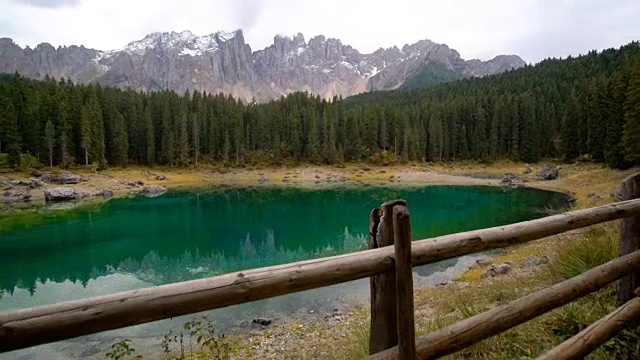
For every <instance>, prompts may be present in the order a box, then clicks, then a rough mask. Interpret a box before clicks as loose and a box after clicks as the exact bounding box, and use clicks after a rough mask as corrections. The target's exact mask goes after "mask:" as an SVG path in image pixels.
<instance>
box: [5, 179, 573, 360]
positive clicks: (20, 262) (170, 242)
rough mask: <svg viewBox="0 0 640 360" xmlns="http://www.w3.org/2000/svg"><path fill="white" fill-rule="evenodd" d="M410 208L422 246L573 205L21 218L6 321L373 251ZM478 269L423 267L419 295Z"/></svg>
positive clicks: (413, 192)
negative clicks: (378, 221) (387, 221)
mask: <svg viewBox="0 0 640 360" xmlns="http://www.w3.org/2000/svg"><path fill="white" fill-rule="evenodd" d="M400 198H401V199H405V200H406V201H407V203H408V207H409V211H410V213H411V223H412V237H413V238H414V239H423V238H428V237H433V236H438V235H444V234H449V233H455V232H461V231H467V230H474V229H479V228H485V227H491V226H498V225H504V224H509V223H513V222H519V221H525V220H531V219H534V218H539V217H543V216H547V215H548V211H549V209H553V210H555V211H558V210H560V211H561V210H563V209H564V208H565V206H566V204H567V203H566V201H567V198H566V196H564V195H563V194H560V193H554V192H547V191H542V190H536V189H530V188H520V189H508V190H507V189H503V188H499V187H479V186H478V187H472V186H426V187H415V188H409V187H407V188H385V187H358V188H355V187H353V188H332V189H323V190H312V189H299V188H296V189H292V188H287V189H285V188H275V187H274V188H247V189H235V188H218V189H215V190H198V191H176V192H169V193H167V194H164V195H162V196H159V197H153V198H150V197H144V196H139V197H134V198H122V199H112V200H110V201H108V202H106V203H104V204H103V205H102V206H99V207H87V208H82V207H81V208H79V209H77V210H73V211H67V212H58V213H59V214H60V215H57V214H58V213H57V212H51V211H50V210H49V211H47V210H46V209H40V210H37V211H39V212H40V213H42V216H41V217H39V220H38V221H36V222H34V221H33V216H32V217H30V219H31V220H30V221H25V222H24V223H21V222H20V221H19V220H16V218H15V217H12V218H11V219H12V220H11V221H12V222H13V223H12V224H11V230H10V231H5V232H4V233H0V295H1V297H0V312H1V311H7V310H13V309H21V308H27V307H32V306H38V305H45V304H52V303H56V302H59V301H64V300H73V299H81V298H86V297H91V296H97V295H103V294H109V293H114V292H119V291H126V290H132V289H137V288H142V287H149V286H157V285H161V284H167V283H173V282H179V281H185V280H191V279H196V278H203V277H209V276H215V275H219V274H224V273H228V272H233V271H238V270H244V269H249V268H256V267H262V266H269V265H275V264H282V263H287V262H292V261H298V260H304V259H310V258H317V257H323V256H331V255H337V254H343V253H349V252H354V251H359V250H363V249H366V244H367V238H366V234H367V232H368V218H369V212H370V211H371V209H372V208H374V207H377V206H379V205H380V204H381V203H383V202H385V201H388V200H392V199H400ZM45 214H46V216H45ZM17 219H19V218H17ZM3 220H5V219H3V217H2V216H0V222H2V221H3ZM474 259H475V258H474V257H463V258H460V259H451V260H449V261H445V262H441V263H438V264H431V265H426V266H421V267H417V268H415V269H414V271H415V274H414V276H415V277H416V279H415V281H416V284H417V285H428V284H433V283H435V282H438V281H442V280H443V279H444V280H446V279H448V278H450V277H451V276H455V274H454V273H455V272H456V271H457V272H461V271H463V270H464V268H465V267H466V266H468V265H469V264H470V263H472V262H473V261H475V260H474ZM367 298H368V280H367V279H361V281H353V282H350V283H345V284H339V285H334V286H331V287H328V288H322V289H316V290H311V291H305V292H302V293H298V294H291V295H286V296H281V297H277V298H273V299H265V300H260V301H256V302H252V303H248V304H242V305H237V306H232V307H228V308H224V309H218V310H215V311H212V312H210V314H211V317H212V319H213V320H214V323H215V324H216V328H217V329H219V330H220V331H223V332H224V331H233V330H234V329H238V328H243V327H247V322H249V323H250V322H251V319H253V318H255V317H268V318H273V319H276V320H277V319H279V318H282V317H285V316H288V315H290V314H304V313H308V312H309V311H311V310H313V311H314V312H322V311H331V310H330V309H334V308H342V307H346V306H348V305H349V304H354V303H358V302H363V301H366V299H367ZM193 317H194V315H189V316H185V317H180V318H175V319H171V320H164V321H160V322H155V323H151V324H145V325H141V326H136V327H131V328H127V329H119V330H113V331H107V332H104V333H101V334H95V335H90V336H85V337H81V338H78V339H72V340H69V341H62V342H58V343H55V344H48V345H42V346H38V347H33V348H30V349H25V350H20V351H15V352H12V353H7V354H0V359H5V358H6V359H14V358H24V359H28V358H37V359H48V358H51V359H62V358H78V357H89V356H90V355H96V351H98V350H99V351H100V352H102V353H103V354H104V352H105V351H106V349H107V347H108V346H109V344H110V343H111V342H112V341H113V340H114V339H115V338H116V337H119V336H128V337H131V338H134V340H136V339H137V340H139V342H140V343H141V344H142V345H138V347H144V346H152V345H153V344H152V343H154V342H155V343H158V344H159V341H160V339H159V338H160V337H161V336H162V335H163V334H164V333H166V332H167V331H168V330H169V329H170V328H175V327H176V326H180V325H181V324H182V323H184V322H185V321H187V320H190V319H192V318H193ZM134 345H136V344H135V341H134ZM87 346H89V348H91V349H93V350H92V351H87ZM153 346H156V345H153ZM138 347H136V348H138Z"/></svg>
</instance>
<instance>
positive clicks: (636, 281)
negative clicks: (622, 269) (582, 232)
mask: <svg viewBox="0 0 640 360" xmlns="http://www.w3.org/2000/svg"><path fill="white" fill-rule="evenodd" d="M620 197H621V198H622V200H633V199H640V174H636V175H632V176H629V177H628V178H626V179H625V180H624V181H623V182H622V185H621V187H620ZM619 249H620V251H619V252H620V254H619V255H620V256H623V255H627V254H630V253H632V252H634V251H637V250H640V215H634V216H630V217H628V218H624V219H622V221H621V226H620V248H619ZM639 287H640V272H633V273H631V274H629V275H627V276H625V277H623V278H622V279H620V280H618V282H617V283H616V288H617V289H616V290H617V291H616V303H617V305H618V306H622V305H624V304H625V303H627V301H629V300H631V299H632V298H634V291H635V290H636V289H637V288H639Z"/></svg>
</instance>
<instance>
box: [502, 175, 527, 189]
mask: <svg viewBox="0 0 640 360" xmlns="http://www.w3.org/2000/svg"><path fill="white" fill-rule="evenodd" d="M501 183H502V186H505V187H509V188H518V187H521V186H522V185H523V184H522V181H521V180H520V179H519V178H518V175H516V174H513V173H506V174H504V176H503V177H502V180H501Z"/></svg>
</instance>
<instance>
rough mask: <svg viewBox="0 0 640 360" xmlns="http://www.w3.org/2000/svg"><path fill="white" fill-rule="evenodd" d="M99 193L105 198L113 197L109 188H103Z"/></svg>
mask: <svg viewBox="0 0 640 360" xmlns="http://www.w3.org/2000/svg"><path fill="white" fill-rule="evenodd" d="M101 195H102V197H104V198H105V199H108V198H111V197H113V190H111V189H103V190H102V194H101Z"/></svg>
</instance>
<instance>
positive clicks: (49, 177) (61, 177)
mask: <svg viewBox="0 0 640 360" xmlns="http://www.w3.org/2000/svg"><path fill="white" fill-rule="evenodd" d="M40 180H42V181H45V182H49V183H54V184H62V185H66V184H78V183H81V182H86V181H87V179H86V178H84V177H82V176H80V175H76V174H72V173H69V172H65V173H61V174H53V173H44V174H42V175H41V176H40Z"/></svg>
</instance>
